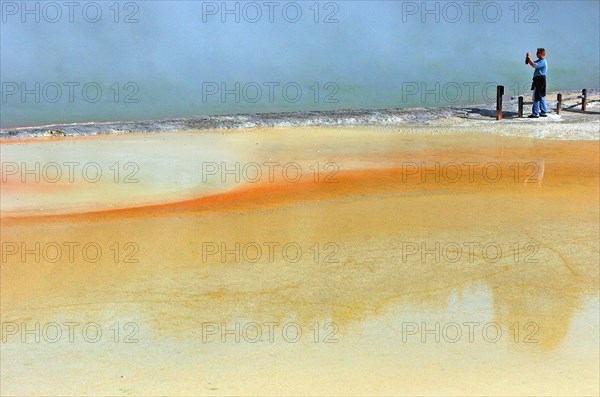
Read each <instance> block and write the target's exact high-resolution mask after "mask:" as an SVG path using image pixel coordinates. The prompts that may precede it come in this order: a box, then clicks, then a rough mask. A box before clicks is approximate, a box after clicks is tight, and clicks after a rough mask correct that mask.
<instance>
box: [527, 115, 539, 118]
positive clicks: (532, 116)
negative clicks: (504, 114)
mask: <svg viewBox="0 0 600 397" xmlns="http://www.w3.org/2000/svg"><path fill="white" fill-rule="evenodd" d="M527 117H529V118H530V119H539V118H540V116H538V115H537V114H530V115H529V116H527Z"/></svg>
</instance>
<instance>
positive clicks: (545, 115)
mask: <svg viewBox="0 0 600 397" xmlns="http://www.w3.org/2000/svg"><path fill="white" fill-rule="evenodd" d="M540 117H548V115H547V114H546V113H544V114H540Z"/></svg>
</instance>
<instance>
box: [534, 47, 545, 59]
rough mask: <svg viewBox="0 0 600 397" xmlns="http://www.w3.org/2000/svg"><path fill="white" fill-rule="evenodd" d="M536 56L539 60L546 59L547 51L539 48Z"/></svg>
mask: <svg viewBox="0 0 600 397" xmlns="http://www.w3.org/2000/svg"><path fill="white" fill-rule="evenodd" d="M535 54H536V55H537V57H538V58H539V59H544V58H545V57H546V50H545V49H543V48H538V49H537V52H536V53H535Z"/></svg>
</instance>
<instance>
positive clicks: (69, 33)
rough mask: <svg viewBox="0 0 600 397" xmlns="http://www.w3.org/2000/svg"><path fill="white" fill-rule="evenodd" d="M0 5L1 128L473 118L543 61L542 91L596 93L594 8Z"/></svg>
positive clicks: (520, 87)
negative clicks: (445, 112)
mask: <svg viewBox="0 0 600 397" xmlns="http://www.w3.org/2000/svg"><path fill="white" fill-rule="evenodd" d="M0 3H1V10H2V15H1V30H0V33H1V35H0V44H1V45H0V73H1V82H2V87H1V89H2V92H1V96H2V98H1V99H2V101H1V103H0V105H1V111H0V126H1V127H3V128H7V127H15V126H27V125H44V124H52V123H75V122H88V121H116V120H145V119H161V118H167V117H186V116H194V115H214V114H239V113H258V112H282V111H311V110H329V109H373V108H405V107H421V106H424V107H429V106H431V107H435V106H445V105H464V104H471V103H482V102H485V101H487V100H489V99H491V98H492V97H493V96H494V95H495V85H496V84H503V85H505V87H506V90H507V92H506V93H507V94H511V95H528V94H529V84H530V81H531V76H532V69H531V67H529V66H527V65H525V62H524V58H525V53H526V52H527V51H530V52H532V53H533V54H535V50H536V48H537V47H545V48H546V49H547V60H548V65H549V71H548V74H549V78H548V84H549V87H548V88H549V90H550V91H556V90H570V89H577V90H579V89H581V88H584V87H585V88H597V87H599V86H600V82H599V79H600V77H599V69H600V68H599V66H600V54H599V51H600V50H599V48H600V43H599V37H600V31H599V21H600V3H599V2H598V1H594V0H593V1H529V2H527V1H523V2H517V1H497V2H490V1H475V2H470V3H469V2H464V1H457V2H426V3H425V2H422V1H417V2H410V1H409V2H406V1H335V2H327V1H322V2H315V1H306V2H304V1H298V2H279V1H271V2H269V1H257V2H246V1H244V2H221V1H217V2H205V1H129V2H128V1H121V2H116V1H97V2H87V1H81V2H79V1H77V2H72V3H70V4H75V5H68V4H67V3H69V2H61V1H57V2H47V1H44V2H35V1H28V2H22V1H18V2H12V1H4V0H3V1H1V2H0ZM84 10H85V11H84ZM98 12H100V13H101V14H99V13H98ZM36 18H37V19H38V20H37V21H36ZM98 89H100V90H101V91H98ZM224 90H227V91H225V92H224Z"/></svg>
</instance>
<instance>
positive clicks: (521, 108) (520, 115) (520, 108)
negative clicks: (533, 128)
mask: <svg viewBox="0 0 600 397" xmlns="http://www.w3.org/2000/svg"><path fill="white" fill-rule="evenodd" d="M519 117H523V97H522V96H520V97H519Z"/></svg>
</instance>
